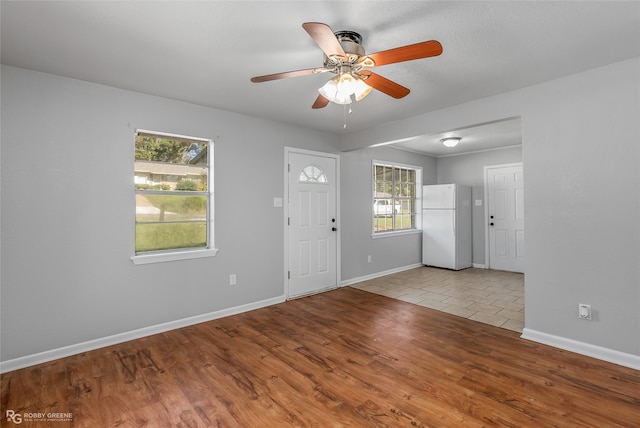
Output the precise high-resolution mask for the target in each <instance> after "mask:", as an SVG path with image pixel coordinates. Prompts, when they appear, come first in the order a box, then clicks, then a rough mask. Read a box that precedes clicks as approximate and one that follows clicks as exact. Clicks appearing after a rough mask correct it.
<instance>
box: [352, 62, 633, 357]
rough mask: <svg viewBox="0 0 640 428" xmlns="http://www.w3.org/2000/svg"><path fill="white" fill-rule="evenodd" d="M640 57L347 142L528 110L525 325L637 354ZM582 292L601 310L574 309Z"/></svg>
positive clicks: (524, 114) (427, 131)
mask: <svg viewBox="0 0 640 428" xmlns="http://www.w3.org/2000/svg"><path fill="white" fill-rule="evenodd" d="M638 76H640V58H634V59H631V60H627V61H622V62H618V63H615V64H611V65H609V66H606V67H599V68H596V69H593V70H589V71H586V72H583V73H579V74H575V75H571V76H567V77H564V78H561V79H557V80H553V81H550V82H546V83H542V84H538V85H533V86H530V87H527V88H523V89H520V90H516V91H512V92H507V93H504V94H501V95H498V96H494V97H488V98H483V99H480V100H476V101H473V102H469V103H465V104H461V105H458V106H454V107H450V108H446V109H443V110H439V111H435V112H431V113H428V114H423V115H418V116H415V117H412V118H409V119H406V120H402V121H398V122H394V123H393V125H394V126H392V127H391V126H389V125H388V124H385V125H384V126H383V125H380V126H377V127H374V128H371V129H367V130H366V131H362V132H359V133H355V134H350V135H348V136H344V137H342V141H341V142H340V144H341V145H342V146H344V147H346V148H349V149H356V148H358V147H365V146H370V145H374V144H379V143H384V142H385V141H391V140H398V139H401V138H409V137H412V136H418V135H433V134H439V133H442V132H446V131H448V130H451V129H459V128H463V127H467V126H470V125H474V124H480V123H486V122H491V121H494V120H500V119H505V118H510V117H514V116H520V117H521V118H522V151H523V152H522V161H523V163H524V166H525V170H526V176H525V184H524V189H525V218H526V234H527V235H526V236H527V237H526V251H527V264H526V267H525V311H526V314H525V327H526V328H527V329H531V330H534V331H537V332H540V333H544V334H549V335H553V336H557V337H561V338H564V339H572V340H576V341H579V342H583V343H586V344H590V345H595V346H600V347H603V348H607V349H610V350H616V351H620V352H624V353H629V354H632V355H636V356H640V222H639V221H638V219H640V144H638V142H639V141H640V126H638V118H639V117H640V92H639V91H638V83H639V82H638ZM578 303H588V304H591V305H592V308H593V310H594V312H595V319H594V320H593V321H590V322H588V321H584V320H580V319H578V316H577V306H578Z"/></svg>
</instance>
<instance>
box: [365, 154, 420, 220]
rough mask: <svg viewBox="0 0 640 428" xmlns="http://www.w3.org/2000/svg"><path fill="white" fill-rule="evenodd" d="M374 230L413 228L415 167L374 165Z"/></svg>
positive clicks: (416, 184) (414, 216)
mask: <svg viewBox="0 0 640 428" xmlns="http://www.w3.org/2000/svg"><path fill="white" fill-rule="evenodd" d="M373 171H374V176H373V181H374V183H373V198H374V199H373V201H374V202H373V214H374V220H373V231H374V232H392V231H394V230H406V229H415V228H416V221H415V219H416V206H417V204H416V189H417V187H418V186H419V183H416V177H417V174H416V170H414V169H412V168H407V167H395V166H392V165H379V164H374V168H373Z"/></svg>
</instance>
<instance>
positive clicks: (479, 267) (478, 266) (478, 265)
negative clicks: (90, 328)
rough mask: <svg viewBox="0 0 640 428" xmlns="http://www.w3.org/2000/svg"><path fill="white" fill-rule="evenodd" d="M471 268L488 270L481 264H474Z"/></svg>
mask: <svg viewBox="0 0 640 428" xmlns="http://www.w3.org/2000/svg"><path fill="white" fill-rule="evenodd" d="M471 266H472V267H474V268H478V269H486V268H487V267H486V266H485V265H483V264H481V263H473V264H472V265H471Z"/></svg>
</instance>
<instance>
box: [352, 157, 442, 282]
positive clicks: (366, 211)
mask: <svg viewBox="0 0 640 428" xmlns="http://www.w3.org/2000/svg"><path fill="white" fill-rule="evenodd" d="M374 159H375V160H378V161H389V162H398V163H404V164H408V165H415V166H422V181H423V183H424V184H435V183H436V160H435V158H432V157H430V156H421V155H417V154H413V153H409V152H406V151H401V150H396V149H392V148H389V147H377V148H369V149H361V150H355V151H352V152H345V153H342V155H341V163H342V164H341V180H342V190H341V192H342V193H341V205H342V210H341V211H342V280H343V281H348V280H350V279H354V278H360V277H365V276H367V275H371V274H373V273H376V272H384V271H388V270H392V269H395V268H399V267H405V266H411V265H413V264H417V263H421V261H422V235H421V234H419V233H418V234H412V235H401V236H392V237H385V238H376V239H374V238H372V237H371V235H372V230H373V224H372V217H371V191H372V177H371V165H372V161H373V160H374ZM368 255H371V263H368V261H367V260H368V259H367V256H368Z"/></svg>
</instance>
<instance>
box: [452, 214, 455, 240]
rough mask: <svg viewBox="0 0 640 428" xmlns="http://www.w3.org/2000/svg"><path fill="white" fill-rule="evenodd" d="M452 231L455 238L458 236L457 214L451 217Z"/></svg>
mask: <svg viewBox="0 0 640 428" xmlns="http://www.w3.org/2000/svg"><path fill="white" fill-rule="evenodd" d="M451 231H452V232H453V236H456V215H455V214H453V215H452V216H451Z"/></svg>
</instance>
